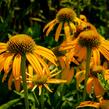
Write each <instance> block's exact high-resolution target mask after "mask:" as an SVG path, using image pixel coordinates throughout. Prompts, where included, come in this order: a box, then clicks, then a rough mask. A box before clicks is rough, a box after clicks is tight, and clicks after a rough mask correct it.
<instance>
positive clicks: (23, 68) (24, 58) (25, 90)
mask: <svg viewBox="0 0 109 109" xmlns="http://www.w3.org/2000/svg"><path fill="white" fill-rule="evenodd" d="M25 69H26V55H25V54H22V59H21V73H22V81H23V89H24V98H25V109H29V102H28V89H27V83H26V73H25Z"/></svg>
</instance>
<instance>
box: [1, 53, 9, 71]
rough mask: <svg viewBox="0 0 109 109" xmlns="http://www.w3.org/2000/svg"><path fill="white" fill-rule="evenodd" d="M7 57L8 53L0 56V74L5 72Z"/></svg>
mask: <svg viewBox="0 0 109 109" xmlns="http://www.w3.org/2000/svg"><path fill="white" fill-rule="evenodd" d="M7 57H8V54H7V53H3V54H1V55H0V72H1V71H2V70H3V67H4V63H5V60H6V58H7Z"/></svg>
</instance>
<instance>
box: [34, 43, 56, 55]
mask: <svg viewBox="0 0 109 109" xmlns="http://www.w3.org/2000/svg"><path fill="white" fill-rule="evenodd" d="M37 49H38V50H42V51H45V52H48V53H49V54H51V55H54V53H53V52H52V51H51V50H50V49H48V48H45V47H43V46H39V45H37V46H36V47H35V50H36V51H37Z"/></svg>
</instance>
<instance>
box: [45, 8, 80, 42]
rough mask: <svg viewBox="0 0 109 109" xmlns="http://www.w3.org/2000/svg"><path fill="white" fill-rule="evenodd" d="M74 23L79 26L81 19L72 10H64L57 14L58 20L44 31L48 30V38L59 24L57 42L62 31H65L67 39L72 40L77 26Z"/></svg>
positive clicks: (56, 35)
mask: <svg viewBox="0 0 109 109" xmlns="http://www.w3.org/2000/svg"><path fill="white" fill-rule="evenodd" d="M74 23H77V25H78V24H79V19H78V18H77V17H76V13H75V12H74V10H73V9H71V8H62V9H60V10H59V11H58V13H57V14H56V18H55V19H54V20H52V21H51V22H49V23H48V24H47V25H46V26H45V27H44V29H43V31H45V30H47V31H46V36H48V34H49V33H50V31H51V30H52V29H53V27H54V26H55V25H56V24H58V27H57V29H56V33H55V40H56V41H58V40H59V36H60V33H61V30H62V29H63V30H64V33H65V36H66V39H67V40H70V39H71V36H72V35H74V33H75V32H76V25H75V24H74Z"/></svg>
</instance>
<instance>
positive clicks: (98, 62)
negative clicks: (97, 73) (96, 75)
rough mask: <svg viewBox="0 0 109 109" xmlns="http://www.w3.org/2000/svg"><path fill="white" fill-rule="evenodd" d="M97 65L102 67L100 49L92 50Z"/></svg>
mask: <svg viewBox="0 0 109 109" xmlns="http://www.w3.org/2000/svg"><path fill="white" fill-rule="evenodd" d="M92 53H93V59H94V64H95V65H100V52H99V50H98V49H96V48H95V49H94V50H92Z"/></svg>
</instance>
